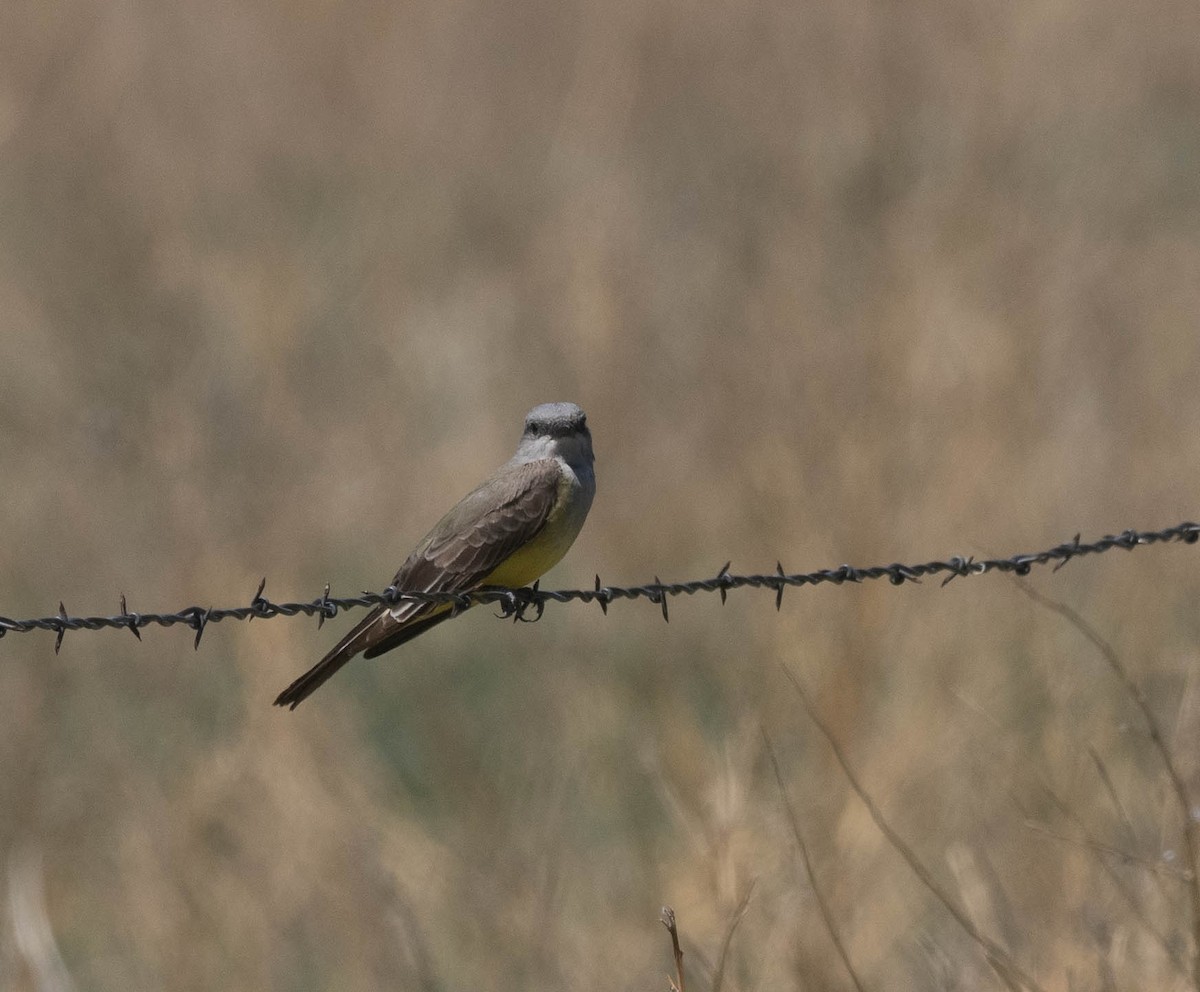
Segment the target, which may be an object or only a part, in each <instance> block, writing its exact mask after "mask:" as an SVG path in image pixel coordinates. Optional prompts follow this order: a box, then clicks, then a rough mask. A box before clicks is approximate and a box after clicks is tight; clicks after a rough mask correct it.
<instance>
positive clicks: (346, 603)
mask: <svg viewBox="0 0 1200 992" xmlns="http://www.w3.org/2000/svg"><path fill="white" fill-rule="evenodd" d="M1198 540H1200V524H1196V523H1191V522H1185V523H1181V524H1177V525H1176V526H1174V527H1167V528H1164V529H1163V530H1157V531H1153V530H1152V531H1136V530H1125V531H1122V532H1121V533H1120V534H1116V535H1112V534H1110V535H1108V536H1106V537H1102V538H1099V539H1098V540H1096V541H1092V542H1091V543H1088V544H1085V543H1083V542H1082V541H1081V540H1080V535H1079V534H1076V535H1075V538H1074V540H1072V541H1069V542H1067V543H1065V544H1059V545H1056V546H1054V547H1052V548H1049V549H1047V550H1046V551H1039V552H1036V553H1033V554H1017V555H1011V556H1010V557H1008V558H984V559H979V560H976V559H975V557H974V556H969V557H963V556H961V555H954V556H952V557H950V558H947V559H945V560H934V561H928V562H924V563H922V564H913V565H904V564H901V563H899V562H893V563H892V564H891V565H876V566H873V567H870V568H854V567H853V566H851V565H841V566H839V567H837V568H832V569H819V570H817V571H815V572H804V573H795V574H789V573H788V572H786V571H784V568H783V563H782V562H778V561H777V562H776V563H775V571H774V572H768V573H766V574H753V575H734V574H732V573H731V572H730V571H729V569H730V566H731V564H732V562H726V563H725V564H724V566H722V568H721V570H720V571H719V572H718V573H717V574H716V576H715V577H713V578H710V579H693V580H691V581H688V582H670V583H664V582H663V581H662V580H661V579H659V577H658V576H657V575H656V576H655V577H654V581H653V582H651V583H647V584H645V585H639V586H606V585H604V584H603V583H602V582H601V581H600V575H599V573H597V574H596V579H595V584H594V586H593V587H592V588H590V589H542V588H541V587H540V585H539V584H538V583H536V582H535V583H534V584H533V585H532V586H529V587H524V588H519V589H511V588H502V587H499V586H487V587H484V588H481V589H476V590H474V591H473V592H458V593H445V592H443V593H435V592H409V591H406V590H403V589H397V588H396V587H395V586H394V585H390V586H388V587H387V588H386V589H384V591H383V592H379V593H376V592H367V591H364V592H363V593H361V594H360V595H358V596H348V597H334V596H330V595H329V589H330V587H329V585H328V583H327V584H326V585H325V589H324V592H322V594H321V595H320V596H319V597H318V598H317V599H314V600H311V601H309V602H301V603H275V602H272V601H271V599H270V598H269V597H267V596H266V595H265V591H266V587H267V580H266V578H265V577H264V578H263V579H262V581H261V582H259V584H258V589H257V590H256V591H255V593H254V596H253V598H252V599H251V600H250V604H249V605H248V606H234V607H213V606H209V607H202V606H188V607H185V608H184V609H182V610H178V611H176V612H174V613H138V612H136V611H135V612H130V611H129V608H128V606H127V604H126V601H125V594H124V593H122V594H121V612H120V613H118V614H116V615H115V616H94V617H76V616H71V615H70V614H68V613H67V608H66V606H65V605H64V603H63V602H62V601H61V600H60V601H59V604H58V613H57V614H54V615H53V616H47V617H37V618H33V619H29V620H14V619H11V618H9V617H5V616H0V638H3V637H5V636H7V635H8V634H23V633H28V632H29V631H31V630H48V631H52V632H53V633H54V635H55V637H54V651H55V653H56V654H57V653H58V651H59V650H60V649H61V648H62V642H63V638H64V637H65V635H66V632H67V631H68V630H70V631H77V630H100V629H103V628H118V629H122V628H123V629H126V630H129V631H130V632H131V633H132V634H133V635H134V636H135V637H137V638H138V640H141V633H140V631H141V628H143V627H149V626H150V625H151V624H154V625H157V626H160V627H171V626H174V625H175V624H186V625H187V626H188V627H190V628H192V630H194V631H195V639H194V640H193V642H192V646H193V648H196V649H198V648H199V647H200V639H201V637H203V635H204V631H205V630H206V629H207V627H208V625H209V624H210V623H219V622H220V621H222V620H247V621H249V620H253V619H254V618H255V617H258V618H260V619H263V620H270V619H272V618H273V617H293V616H298V615H301V614H303V615H305V616H315V617H316V618H317V628H318V629H320V628H321V626H322V625H323V624H324V623H325V621H326V620H332V619H333V618H334V617H336V616H337V615H338V614H339V613H340V612H342V611H344V610H347V611H348V610H352V609H360V608H368V607H372V606H380V605H386V606H396V605H398V604H400V603H432V604H439V605H447V604H448V605H449V606H450V609H451V612H452V613H454V614H455V615H457V614H459V613H461V612H463V611H464V610H467V609H470V608H471V607H472V606H477V605H480V604H482V603H492V604H496V605H499V607H500V614H499V615H500V616H501V617H502V618H505V619H507V618H508V617H510V616H511V617H513V618H514V622H515V621H521V620H525V621H527V622H535V621H537V620H538V619H540V618H541V616H542V612H543V611H544V610H545V608H546V604H547V603H549V602H555V603H569V602H581V603H592V602H594V603H596V604H598V605H599V607H600V609H601V611H602V612H603V613H604V614H605V616H607V615H608V607H609V605H610V604H612V603H613V602H614V601H616V600H618V599H630V600H634V599H646V600H649V601H650V602H652V603H654V604H656V605H658V606H659V607H660V608H661V610H662V616H663V620H665V621H667V622H670V615H669V610H668V604H667V601H668V600H669V599H670V598H671V597H673V596H681V595H687V596H691V595H693V594H694V593H697V592H717V593H719V594H720V596H721V602H722V604H724V603H725V602H726V600H727V598H728V594H729V592H730V590H733V589H742V588H750V589H770V590H772V591H773V592H774V593H775V609H776V610H779V609H782V606H783V591H784V589H785V588H787V587H788V586H806V585H808V586H815V585H820V584H822V583H833V584H834V585H838V586H840V585H843V584H845V583H847V582H852V583H861V582H865V581H867V580H870V579H882V578H886V579H887V580H888V581H889V582H890V583H891V584H892V585H895V586H902V585H904V584H905V583H910V582H911V583H919V582H920V581H921V579H922V578H924V577H925V576H928V575H938V574H945V578H944V579H943V580H942V583H941V585H942V586H943V587H944V586H945V585H946V584H947V583H949V582H950V581H952V580H953V579H957V578H967V577H968V576H972V575H986V574H988V573H989V572H1000V573H1011V574H1013V575H1017V576H1022V577H1023V576H1026V575H1028V574H1029V573H1030V571H1031V569H1032V568H1033V567H1034V566H1035V565H1039V566H1040V565H1048V564H1051V563H1053V565H1054V568H1053V571H1056V572H1057V571H1058V569H1060V568H1062V566H1063V565H1065V564H1066V563H1067V562H1069V561H1071V560H1073V559H1075V558H1080V557H1083V556H1084V555H1096V554H1103V553H1104V552H1106V551H1111V550H1112V549H1113V548H1121V549H1123V550H1125V551H1132V550H1133V549H1134V548H1137V547H1141V546H1143V545H1152V544H1167V543H1173V542H1178V543H1183V544H1196V543H1197V541H1198ZM531 608H532V609H533V610H534V616H533V618H532V620H531V619H530V618H529V616H528V615H527V614H528V612H529V610H530V609H531Z"/></svg>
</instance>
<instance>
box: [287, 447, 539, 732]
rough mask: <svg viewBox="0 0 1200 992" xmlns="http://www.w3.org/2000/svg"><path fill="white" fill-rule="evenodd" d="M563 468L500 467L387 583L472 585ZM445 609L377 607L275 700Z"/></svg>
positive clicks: (496, 560) (399, 640)
mask: <svg viewBox="0 0 1200 992" xmlns="http://www.w3.org/2000/svg"><path fill="white" fill-rule="evenodd" d="M561 471H562V470H561V469H560V468H559V467H558V463H557V462H556V461H554V460H552V459H542V460H539V461H534V462H525V463H524V464H519V465H513V466H511V467H509V466H505V468H503V469H501V470H500V472H498V473H497V474H496V475H494V476H493V477H492V478H491V479H489V480H488V481H487V482H485V483H483V484H482V485H481V486H479V487H478V488H477V489H475V490H473V491H472V492H470V493H469V494H468V495H467V496H466V497H465V498H464V499H462V500H461V501H460V502H459V503H458V505H457V506H455V507H454V509H452V510H451V511H450V512H449V513H447V514H446V515H445V516H444V517H442V519H441V520H440V521H438V523H437V525H436V526H435V527H434V528H433V530H432V531H430V532H429V534H428V535H427V536H426V537H425V539H424V540H423V541H422V542H421V543H420V544H419V545H418V546H417V549H416V550H415V551H414V552H413V553H412V554H411V555H409V556H408V560H407V561H405V563H404V564H403V565H401V566H400V570H399V571H398V572H396V575H395V578H394V579H393V580H392V584H393V585H394V586H395V587H396V588H397V589H402V590H405V591H408V592H467V591H469V590H471V589H474V588H475V587H476V586H478V585H479V584H480V583H481V582H482V581H483V580H484V579H485V578H486V577H487V576H488V575H489V574H490V573H491V572H493V571H494V570H495V569H496V568H497V567H498V566H499V565H500V564H501V563H502V562H503V561H504V560H505V559H506V558H508V556H509V555H511V554H512V553H513V552H514V551H516V550H517V549H518V548H520V547H522V546H523V545H524V544H526V543H527V542H528V541H530V540H532V539H533V538H534V537H536V536H537V534H538V532H539V531H540V530H541V529H542V528H543V527H544V526H545V525H546V519H547V518H548V517H549V515H550V510H551V508H552V507H553V506H554V503H555V501H556V499H557V496H558V481H559V477H560V475H561ZM450 616H451V612H450V611H449V610H448V609H446V608H444V607H434V606H433V605H431V604H427V603H409V604H406V605H404V606H402V607H401V608H400V609H398V610H396V611H395V612H393V610H392V609H391V608H388V607H382V606H380V607H376V608H375V609H373V610H372V611H371V612H370V613H368V614H367V615H366V616H365V617H364V618H363V619H362V621H360V622H359V623H358V624H357V625H356V626H355V627H354V629H353V630H351V631H350V632H349V633H348V634H347V635H346V636H345V637H344V638H342V639H341V640H340V641H339V642H338V643H337V644H336V645H334V647H333V648H332V649H331V650H330V652H329V653H328V654H327V655H326V656H325V657H324V658H322V659H321V661H319V662H318V663H317V664H316V665H314V666H313V668H312V669H310V670H309V671H307V672H305V673H304V675H302V676H300V678H298V679H296V681H295V682H293V683H292V684H291V685H290V686H288V687H287V688H286V689H284V690H283V692H281V693H280V694H279V696H278V697H277V698H276V700H275V705H276V706H289V707H291V708H292V709H295V708H296V707H297V706H298V705H299V704H300V703H301V702H303V701H304V700H305V699H306V698H307V697H308V696H309V695H311V694H312V693H313V692H314V691H315V690H316V689H317V688H318V687H319V686H321V685H322V684H323V683H324V682H325V681H326V680H327V679H329V677H330V676H332V675H333V673H334V672H336V671H337V670H338V669H339V668H341V667H342V665H344V664H345V663H346V662H347V661H349V660H350V659H351V658H353V657H354V656H355V655H357V654H359V653H362V654H363V656H364V657H367V658H375V657H378V656H379V655H381V654H383V653H384V652H386V651H390V650H391V649H392V648H395V647H398V646H399V645H401V644H403V643H405V642H406V641H409V640H412V638H414V637H416V636H417V635H418V634H423V633H424V632H425V631H426V630H428V629H429V628H430V627H433V626H436V625H437V624H439V623H441V622H442V621H443V620H448V619H449V618H450Z"/></svg>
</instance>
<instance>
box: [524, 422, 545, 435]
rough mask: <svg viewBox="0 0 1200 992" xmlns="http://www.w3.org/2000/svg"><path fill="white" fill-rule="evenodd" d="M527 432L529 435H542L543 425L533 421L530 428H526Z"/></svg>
mask: <svg viewBox="0 0 1200 992" xmlns="http://www.w3.org/2000/svg"><path fill="white" fill-rule="evenodd" d="M525 430H526V433H528V434H540V433H541V432H542V425H541V424H539V423H538V422H537V421H536V420H531V421H529V426H528V427H526V428H525Z"/></svg>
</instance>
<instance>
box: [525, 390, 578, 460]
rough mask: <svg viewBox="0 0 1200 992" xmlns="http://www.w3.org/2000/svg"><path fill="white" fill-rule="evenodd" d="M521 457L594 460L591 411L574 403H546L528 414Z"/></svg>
mask: <svg viewBox="0 0 1200 992" xmlns="http://www.w3.org/2000/svg"><path fill="white" fill-rule="evenodd" d="M517 454H518V456H519V457H524V458H529V459H532V458H547V457H553V456H555V455H559V456H561V457H562V458H565V459H566V460H567V461H568V462H570V463H575V462H587V463H589V464H590V463H591V461H592V434H591V431H589V430H588V425H587V415H586V414H585V413H584V412H583V411H582V410H581V409H580V408H579V407H577V406H576V405H575V404H574V403H543V404H541V406H535V407H534V408H533V409H532V410H530V411H529V413H528V414H527V415H526V416H525V432H524V433H523V434H522V435H521V443H520V445H519V446H518V448H517Z"/></svg>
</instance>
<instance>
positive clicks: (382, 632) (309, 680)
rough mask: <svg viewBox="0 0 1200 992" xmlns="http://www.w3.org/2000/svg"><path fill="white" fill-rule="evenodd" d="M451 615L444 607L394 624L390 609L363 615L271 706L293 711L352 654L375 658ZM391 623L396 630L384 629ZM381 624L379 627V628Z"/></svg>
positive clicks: (352, 655) (277, 697)
mask: <svg viewBox="0 0 1200 992" xmlns="http://www.w3.org/2000/svg"><path fill="white" fill-rule="evenodd" d="M453 615H454V614H453V613H451V612H450V611H449V610H446V611H445V612H443V613H437V614H435V615H434V616H431V617H422V618H421V619H419V620H410V621H408V622H407V623H404V622H400V623H397V622H396V621H395V619H394V618H393V617H392V615H391V613H390V611H386V610H381V611H377V612H374V613H371V614H369V615H368V616H366V617H364V618H363V621H362V623H360V624H359V625H358V626H357V627H355V628H354V629H353V630H352V631H350V633H348V634H347V635H346V636H345V637H343V638H342V639H341V640H340V641H338V642H337V644H335V645H334V646H333V648H332V649H331V650H330V652H329V654H327V655H325V657H324V658H322V659H321V660H320V661H318V662H317V663H316V664H315V665H313V667H312V668H310V669H309V670H308V671H307V672H305V673H304V674H303V675H301V676H300V677H299V678H298V679H296V681H295V682H293V683H292V684H291V685H289V686H288V687H287V688H286V689H284V690H283V692H281V693H280V694H279V695H278V696H276V697H275V705H276V706H286V707H288V709H292V710H294V709H295V708H296V707H297V706H299V705H300V704H301V703H302V702H304V700H306V699H307V698H308V697H309V696H311V695H312V694H313V693H314V692H316V691H317V690H318V689H319V688H321V686H323V685H324V684H325V683H326V682H327V681H329V679H330V678H332V677H333V674H334V672H336V671H337V670H338V669H339V668H341V667H342V666H343V665H344V664H346V662H348V661H349V660H350V659H351V658H353V657H354V656H355V655H357V654H359V653H362V654H363V657H364V658H375V657H377V656H379V655H381V654H383V653H384V652H385V651H390V650H392V648H395V647H399V646H400V645H401V644H403V643H404V642H405V641H411V640H412V639H413V638H414V637H416V636H417V635H418V634H423V633H425V631H427V630H428V629H429V628H430V627H434V626H436V625H437V624H439V623H441V622H442V621H443V620H449V619H450V617H452V616H453ZM392 625H394V626H395V628H396V629H394V630H392V631H390V632H389V631H388V630H387V628H388V627H389V626H392ZM381 627H382V629H379V628H381Z"/></svg>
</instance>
